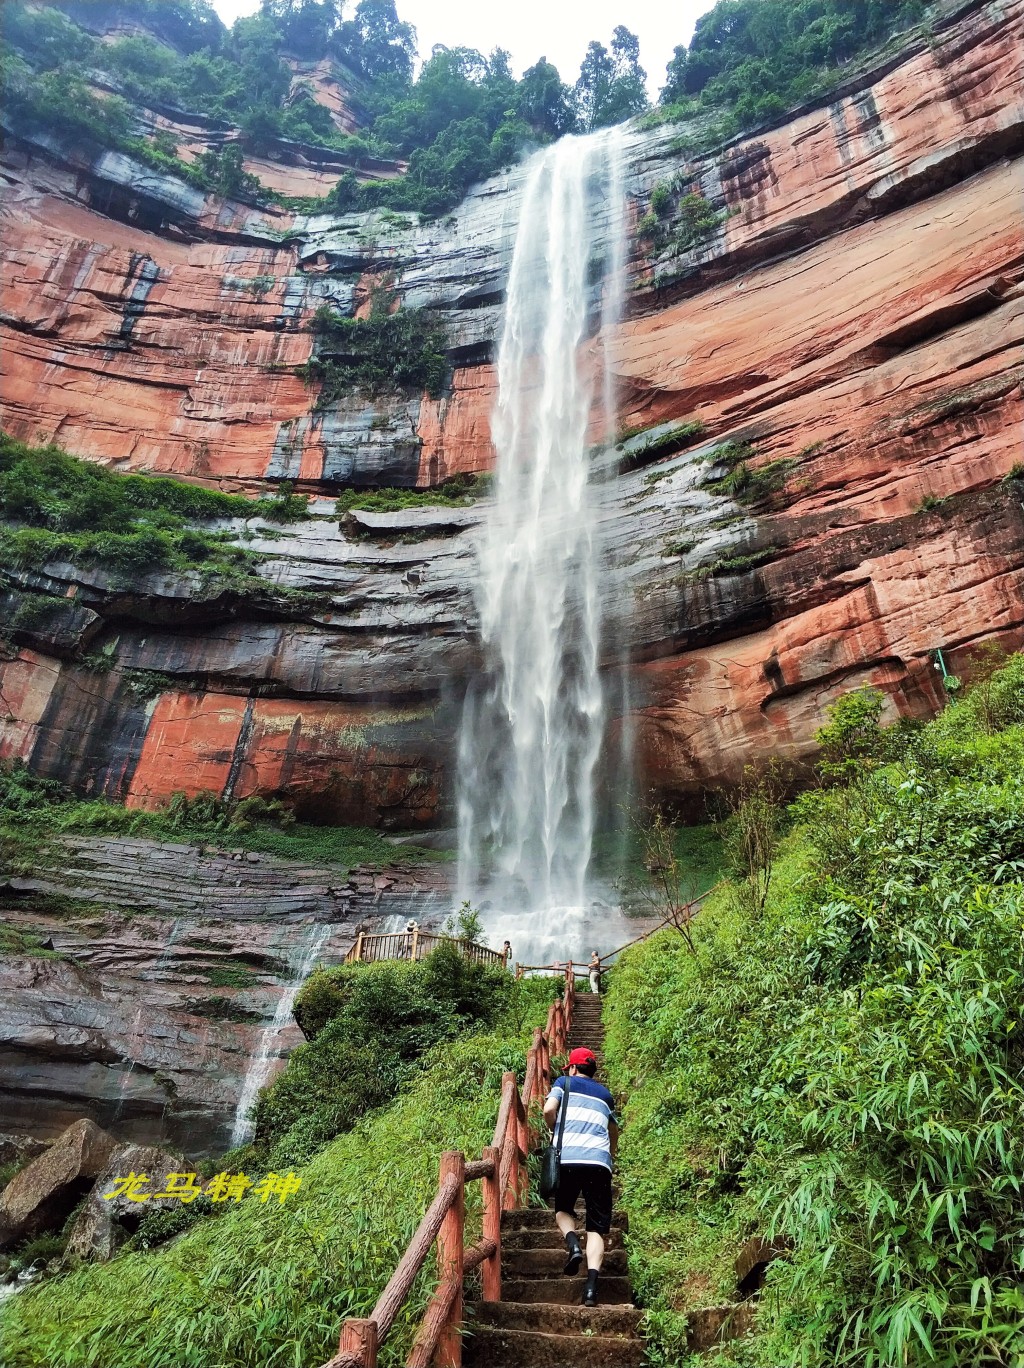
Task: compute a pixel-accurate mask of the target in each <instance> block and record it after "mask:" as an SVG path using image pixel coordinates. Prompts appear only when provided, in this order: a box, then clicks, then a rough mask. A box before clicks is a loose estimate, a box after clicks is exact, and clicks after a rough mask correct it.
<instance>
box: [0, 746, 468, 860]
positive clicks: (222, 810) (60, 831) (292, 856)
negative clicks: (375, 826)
mask: <svg viewBox="0 0 1024 1368" xmlns="http://www.w3.org/2000/svg"><path fill="white" fill-rule="evenodd" d="M0 835H2V836H3V837H4V839H5V841H6V842H9V843H10V850H9V852H8V854H9V857H10V858H12V859H16V860H17V861H18V862H19V863H22V864H23V863H25V862H28V863H29V864H32V863H36V862H39V861H41V860H42V861H45V860H47V859H50V858H58V859H59V858H61V857H60V853H59V847H57V853H56V855H55V856H54V855H52V854H51V855H47V851H46V848H47V846H48V845H49V844H50V842H51V841H52V839H53V838H54V837H60V836H64V835H68V836H72V835H88V836H101V835H112V836H135V837H144V838H148V839H150V840H156V841H183V840H184V841H192V842H195V843H197V844H203V845H208V846H209V845H212V846H214V847H216V848H226V849H231V850H234V849H238V850H251V851H257V852H263V853H265V854H268V855H275V856H278V857H279V858H281V859H286V860H301V861H303V862H304V863H309V864H322V865H329V866H332V867H334V868H336V869H337V870H338V872H339V873H340V872H344V871H347V870H349V869H351V868H353V867H354V866H356V865H371V866H379V865H393V864H422V863H425V862H432V861H436V860H445V859H450V858H451V854H450V852H447V851H434V850H427V849H421V848H419V847H416V846H403V847H401V849H397V848H396V847H395V846H393V845H391V844H390V842H388V841H387V840H385V839H384V837H383V836H382V835H381V834H380V832H379V831H374V830H372V829H370V828H368V827H329V826H313V825H310V824H306V823H301V822H294V821H293V820H291V814H290V813H289V812H288V810H287V809H286V808H284V807H283V805H282V804H280V803H265V802H263V800H261V799H252V798H249V799H243V800H242V801H241V802H238V803H224V802H222V801H221V800H219V799H218V798H216V797H215V796H214V795H213V794H199V795H198V796H197V797H195V798H193V799H187V798H186V797H185V796H184V794H176V795H174V797H172V799H171V801H170V803H169V804H168V805H167V807H166V808H163V809H160V810H158V811H155V812H143V811H140V810H138V809H128V808H125V807H122V806H121V805H120V804H119V803H112V802H110V801H109V800H107V799H104V798H91V799H81V798H76V797H75V796H74V795H73V794H72V793H71V792H70V791H69V790H67V789H65V788H63V786H62V785H60V784H59V783H57V782H55V781H53V780H41V779H37V778H35V777H34V776H33V775H31V774H30V773H29V771H28V770H27V769H26V768H25V767H24V766H23V765H20V764H14V765H8V766H7V767H3V766H0Z"/></svg>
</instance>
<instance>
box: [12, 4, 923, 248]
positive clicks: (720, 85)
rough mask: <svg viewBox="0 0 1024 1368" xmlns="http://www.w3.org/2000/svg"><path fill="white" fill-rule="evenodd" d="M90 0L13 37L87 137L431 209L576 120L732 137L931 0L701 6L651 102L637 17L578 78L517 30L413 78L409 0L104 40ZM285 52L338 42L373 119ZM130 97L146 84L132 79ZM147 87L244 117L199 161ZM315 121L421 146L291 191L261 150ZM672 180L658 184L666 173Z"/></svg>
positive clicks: (52, 9) (61, 125)
mask: <svg viewBox="0 0 1024 1368" xmlns="http://www.w3.org/2000/svg"><path fill="white" fill-rule="evenodd" d="M88 4H89V0H59V2H58V3H55V4H53V5H47V6H43V7H40V8H35V7H33V6H31V5H29V4H28V3H26V0H7V3H6V4H5V5H4V7H3V29H4V40H5V45H6V46H5V53H4V55H3V57H2V59H0V61H2V70H0V77H2V82H3V86H4V91H5V96H6V102H7V107H8V110H9V111H10V113H11V115H12V116H13V117H14V118H15V120H16V121H17V122H18V123H19V124H20V125H23V126H28V127H32V128H35V129H37V130H41V131H43V132H48V133H55V134H57V135H61V136H70V137H72V138H74V139H76V140H78V141H79V142H81V141H83V140H85V141H86V142H87V143H93V144H96V143H99V144H102V145H106V146H116V147H120V148H122V149H123V150H124V151H126V152H128V153H129V154H131V155H133V156H136V157H138V158H140V159H141V160H143V161H145V162H146V163H147V164H148V165H151V166H153V167H155V168H156V169H158V170H164V171H168V172H170V173H172V174H175V175H178V176H181V177H182V178H183V179H185V180H187V181H189V182H191V183H192V184H194V185H197V186H199V187H200V188H203V189H211V190H216V191H218V192H219V193H222V194H228V195H232V196H240V197H242V198H245V199H255V200H260V201H267V200H277V201H279V202H285V203H287V204H288V205H289V207H292V208H297V209H299V210H300V211H307V212H316V211H318V210H319V211H323V210H327V209H332V208H333V209H335V210H340V211H349V210H357V211H361V210H369V209H375V208H385V207H386V208H390V209H392V210H399V211H418V212H420V213H423V214H426V215H428V216H431V217H435V216H438V215H440V214H443V213H445V212H447V211H448V210H450V209H452V208H453V207H454V206H455V205H456V204H457V203H458V202H459V201H460V200H461V199H462V198H463V196H464V195H465V193H466V191H467V190H468V189H469V188H470V186H471V185H473V184H474V183H475V182H478V181H480V180H482V179H484V178H485V177H487V176H488V175H491V174H493V173H494V172H496V171H498V170H500V169H501V168H503V167H505V166H508V165H510V164H511V163H512V162H514V161H515V160H516V159H517V157H519V156H520V155H521V153H522V152H523V150H524V149H525V148H527V147H529V146H531V145H535V144H537V143H544V142H548V141H550V140H552V139H554V138H557V137H560V136H562V135H563V134H565V133H572V132H586V131H589V130H592V129H595V128H602V127H607V126H609V125H611V124H614V123H617V122H620V121H622V120H624V119H628V118H630V117H632V116H636V115H643V121H644V122H648V123H658V122H665V121H667V120H675V121H683V122H684V123H685V124H686V131H685V133H683V134H681V135H680V137H679V139H678V144H679V145H678V148H677V150H678V151H680V152H682V153H683V154H686V153H693V152H697V151H699V150H701V149H702V148H707V147H709V146H714V145H717V144H720V143H721V142H723V141H725V140H726V139H728V138H729V137H730V136H732V135H733V134H734V133H736V132H738V131H739V130H741V129H742V128H747V127H750V126H752V125H755V124H758V123H762V122H764V121H765V120H769V119H773V118H776V117H777V116H779V115H780V114H781V113H782V112H784V111H785V110H786V109H787V108H789V107H790V106H792V105H794V104H796V103H799V102H801V101H804V100H808V99H810V98H813V97H817V96H820V95H821V94H823V93H824V92H826V91H827V90H829V89H831V88H832V87H834V86H835V85H836V84H837V83H838V82H839V81H840V80H842V79H844V77H845V76H846V75H847V73H848V69H849V63H850V62H852V61H853V60H855V59H860V58H863V57H864V55H865V54H867V53H868V52H870V51H871V50H872V49H874V48H876V47H877V46H878V45H879V44H881V43H884V42H885V41H886V40H887V39H888V38H890V37H891V35H893V34H894V33H896V32H897V31H898V30H901V29H904V28H906V27H907V26H908V25H910V24H912V23H914V22H915V21H916V20H917V19H919V18H920V17H921V16H922V14H923V13H924V11H925V6H924V3H923V0H892V3H888V2H887V0H867V3H861V0H799V2H798V3H795V4H793V3H789V0H719V3H718V4H716V5H715V6H714V8H713V9H711V10H710V11H709V12H708V13H707V14H705V15H704V16H702V17H701V18H700V19H699V20H698V22H697V27H696V30H695V32H694V36H693V39H692V40H691V42H690V45H689V48H688V49H687V48H685V47H682V46H680V47H678V48H677V49H676V51H675V56H674V57H673V59H672V61H671V62H670V63H669V65H668V69H667V82H666V85H665V88H664V90H663V91H662V96H661V104H660V106H659V108H658V109H657V110H654V111H650V112H648V113H647V114H644V113H643V111H644V110H645V109H646V107H647V99H646V94H645V90H644V81H645V74H644V71H643V69H642V68H641V66H640V62H639V43H638V41H637V38H636V36H635V35H634V34H633V33H631V32H630V30H629V29H628V28H626V27H624V26H623V25H619V26H618V27H617V28H616V29H615V30H614V33H613V35H612V38H611V42H610V44H609V45H608V46H606V45H605V44H604V43H601V42H597V41H594V42H591V43H590V45H589V46H588V48H587V52H586V55H585V56H584V59H583V62H582V64H581V67H580V72H579V76H578V78H577V80H576V81H575V83H574V84H572V85H570V84H566V83H564V82H563V81H562V78H561V76H560V75H559V73H558V71H557V70H556V68H555V67H554V66H553V65H552V64H551V63H550V62H548V61H547V60H546V59H545V58H544V57H541V58H540V59H539V61H537V62H536V63H535V64H534V65H533V66H532V67H530V68H529V69H528V70H527V71H525V72H524V74H523V76H522V78H521V79H519V80H516V79H515V78H514V77H513V75H512V72H511V67H510V64H509V56H508V54H507V53H506V52H504V51H503V50H501V49H500V48H498V49H495V50H494V51H493V52H492V53H490V54H489V55H488V56H484V55H483V54H482V53H480V52H477V51H475V50H474V49H472V48H466V47H459V46H440V45H439V46H437V47H435V49H434V51H433V52H432V53H431V54H430V55H429V56H428V57H427V58H426V60H425V61H424V62H423V65H422V67H421V69H420V71H419V73H418V75H417V76H416V78H415V79H413V69H414V59H415V56H416V45H415V43H416V35H415V31H414V29H413V28H412V27H411V25H409V24H408V23H405V22H404V21H403V20H402V19H400V18H399V15H398V12H397V9H396V6H395V0H357V3H356V4H355V6H354V8H353V9H352V10H351V11H348V17H346V10H347V7H344V6H343V4H342V0H262V3H261V5H260V8H259V11H258V12H257V13H256V14H254V15H252V16H249V17H246V18H243V19H239V20H238V21H237V22H236V23H235V24H234V26H233V27H232V28H231V29H230V31H229V30H228V29H226V28H225V27H224V25H223V24H222V23H221V22H220V20H219V19H218V18H217V16H216V14H215V13H214V11H213V9H212V8H211V7H210V6H209V5H208V4H205V3H203V0H109V4H108V5H107V6H106V8H107V10H108V11H109V13H110V15H111V18H112V19H117V18H120V19H121V20H123V21H126V22H128V23H136V24H138V25H139V26H140V27H141V28H142V29H143V30H145V31H144V32H141V33H131V34H130V35H128V36H124V37H119V38H116V39H115V40H114V41H112V42H103V41H101V40H100V39H98V38H94V37H93V36H92V35H91V34H89V33H88V32H86V30H85V29H84V28H83V27H81V26H80V24H79V23H78V22H76V21H78V20H82V21H84V20H85V16H86V12H87V6H88ZM285 55H288V56H296V55H297V56H299V57H303V58H306V59H323V58H326V59H327V60H328V61H330V62H331V63H332V65H333V67H334V73H335V75H336V76H337V78H338V79H339V81H340V83H341V85H342V87H343V88H344V89H346V90H347V91H349V92H350V93H351V96H352V98H353V102H354V103H355V104H356V105H357V106H359V108H360V110H361V112H362V114H363V116H364V118H365V127H364V128H363V129H362V131H361V132H360V134H359V136H357V137H353V136H351V135H350V134H348V133H345V132H343V131H342V130H341V129H340V128H339V127H338V126H337V124H336V123H335V121H334V118H333V117H332V115H331V113H330V111H329V110H328V109H327V108H325V107H324V106H323V105H321V104H319V103H318V102H317V100H316V98H315V92H314V91H313V90H312V88H311V87H310V86H309V85H308V84H307V83H305V82H303V81H302V80H301V79H299V80H293V74H292V72H291V70H290V69H289V67H288V66H287V64H286V62H285V61H284V60H283V59H284V57H285ZM94 71H95V72H101V73H104V74H105V76H106V79H107V81H108V82H109V83H110V84H111V85H112V86H114V87H115V88H116V89H117V90H118V91H120V92H121V94H119V95H111V94H108V93H106V92H103V93H99V92H97V91H96V90H93V89H92V88H90V86H89V84H88V83H87V80H86V79H85V78H84V77H83V74H82V73H83V72H90V73H91V72H94ZM125 97H127V98H125ZM129 101H135V102H138V103H143V104H148V105H153V104H157V105H160V104H165V105H172V106H177V107H184V108H187V109H191V110H196V111H199V112H201V113H203V114H206V115H209V116H212V117H214V118H217V119H221V120H224V121H226V122H227V123H228V124H231V125H234V126H235V127H237V128H238V129H239V130H240V132H241V137H242V147H241V148H240V147H239V146H238V145H237V144H234V143H229V144H228V145H226V146H224V147H221V148H213V149H211V150H209V151H208V152H206V153H204V154H203V156H202V157H200V158H199V159H198V160H197V161H196V162H194V163H192V164H190V165H187V164H186V163H185V162H184V161H182V160H181V159H180V158H179V157H178V151H177V147H176V146H175V144H174V142H173V139H171V138H168V136H167V135H166V134H163V135H157V136H156V137H154V138H148V139H143V138H139V137H138V136H136V135H135V133H134V131H133V128H132V114H131V106H130V104H129ZM281 139H284V140H291V141H297V142H299V143H301V144H303V145H306V146H311V147H314V148H317V147H318V148H321V149H323V151H324V152H325V153H328V154H334V155H336V156H341V157H343V158H345V159H347V160H348V161H349V162H350V163H352V164H353V165H354V166H356V167H359V166H365V165H368V164H370V162H371V159H373V158H385V159H393V158H402V159H405V160H406V161H407V162H408V170H407V172H406V174H404V175H402V176H399V177H397V178H391V179H387V180H369V181H364V180H361V179H360V178H359V177H358V176H357V175H356V174H355V171H354V170H353V171H351V172H349V173H347V174H345V175H343V176H342V177H341V179H340V180H339V182H338V183H337V185H336V186H335V189H334V190H333V191H332V193H331V194H330V196H329V197H327V198H326V199H324V200H323V201H319V202H318V201H316V200H305V201H299V200H289V199H288V197H286V196H281V195H277V194H274V193H273V192H270V191H268V190H267V189H266V188H265V187H262V186H261V185H260V184H259V182H258V181H257V180H256V179H255V177H253V176H252V175H251V174H249V173H247V172H245V170H244V168H243V165H242V152H243V151H251V152H254V153H257V154H262V153H264V152H267V151H268V150H270V149H271V148H272V147H274V146H275V145H276V144H277V143H278V141H279V140H281ZM657 189H658V188H656V191H657ZM697 200H700V196H699V195H696V194H693V193H691V194H690V195H688V196H686V197H685V202H683V203H682V204H681V208H682V214H683V220H684V221H683V225H682V229H681V231H680V234H679V237H678V239H677V242H678V245H679V247H680V249H681V250H684V249H687V248H689V247H693V246H696V245H697V244H698V243H699V242H701V241H703V240H704V239H705V238H706V237H707V236H708V235H709V234H710V232H711V231H713V228H714V226H715V225H716V224H717V222H720V221H721V215H720V214H716V213H715V212H714V211H712V210H710V209H709V208H708V207H707V206H706V205H705V204H704V203H703V202H701V203H699V204H698V203H690V202H689V201H697ZM666 210H667V206H666V205H665V204H664V203H662V201H661V200H660V199H659V200H658V202H657V203H656V202H654V201H653V200H652V204H651V209H650V212H649V213H648V214H647V215H646V216H645V218H644V219H643V220H642V223H641V232H642V233H644V234H647V233H651V232H653V231H655V230H658V229H660V228H661V226H662V225H663V223H664V221H665V219H666V218H667V217H668V215H667V212H666Z"/></svg>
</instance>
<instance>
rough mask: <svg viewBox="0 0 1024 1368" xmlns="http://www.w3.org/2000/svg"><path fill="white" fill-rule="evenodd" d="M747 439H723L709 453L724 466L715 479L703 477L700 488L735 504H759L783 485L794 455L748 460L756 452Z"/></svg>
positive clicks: (795, 460) (792, 468)
mask: <svg viewBox="0 0 1024 1368" xmlns="http://www.w3.org/2000/svg"><path fill="white" fill-rule="evenodd" d="M756 454H757V453H756V452H755V450H754V448H753V446H751V444H750V443H749V442H726V443H725V444H724V445H723V446H720V447H716V448H715V450H714V451H713V452H711V453H710V456H709V459H710V460H711V461H713V462H714V464H715V465H716V466H722V465H724V466H726V467H727V469H726V473H725V474H724V475H721V476H719V477H718V478H717V479H713V480H712V479H708V480H704V481H703V484H702V488H704V489H706V490H708V492H709V493H711V494H719V495H721V496H723V497H725V498H730V499H735V500H736V502H737V503H739V504H745V505H750V504H759V503H765V502H767V501H768V500H771V499H772V498H773V496H774V495H776V494H778V493H780V492H781V491H782V489H784V488H785V484H786V480H787V479H788V478H789V475H790V472H791V471H793V470H795V469H796V467H797V466H798V465H799V460H798V459H796V458H795V457H791V456H784V457H781V458H780V459H778V460H775V461H766V462H765V463H764V464H763V465H759V466H755V465H752V464H751V460H752V458H753V457H754V456H755V455H756Z"/></svg>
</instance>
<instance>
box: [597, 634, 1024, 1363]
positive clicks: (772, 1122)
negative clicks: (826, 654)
mask: <svg viewBox="0 0 1024 1368" xmlns="http://www.w3.org/2000/svg"><path fill="white" fill-rule="evenodd" d="M829 711H830V715H829V719H828V721H827V724H826V725H825V727H824V728H823V730H822V732H821V737H820V739H821V742H822V763H821V768H820V771H819V775H820V778H819V783H818V784H817V785H816V786H814V787H813V788H812V789H811V790H810V791H808V792H806V793H804V794H803V795H802V796H801V797H800V798H799V799H798V800H797V801H796V802H794V803H792V804H791V805H790V806H789V807H788V809H787V808H783V807H782V806H781V804H780V794H781V784H780V782H779V776H778V775H776V776H774V777H773V776H770V775H769V776H751V777H750V779H749V781H748V783H747V785H746V786H745V792H744V793H743V794H742V795H741V802H740V804H739V808H738V811H737V812H736V814H735V816H734V817H733V819H732V820H731V831H732V838H731V840H730V842H729V844H728V848H729V855H730V859H731V863H732V870H733V874H732V879H731V881H730V882H729V883H728V884H727V885H725V886H723V888H722V889H720V890H718V891H716V892H715V893H714V894H712V895H711V897H710V898H709V900H708V901H707V903H706V904H705V906H704V909H703V910H702V912H701V913H700V915H699V917H698V918H697V919H696V921H694V922H693V923H692V925H691V927H690V933H691V934H690V939H689V942H688V941H687V939H686V938H685V937H683V936H680V935H679V934H677V933H676V931H675V930H668V931H665V932H662V933H659V934H658V935H657V936H656V937H654V938H652V939H651V940H650V941H648V942H646V943H645V944H643V945H641V946H638V947H637V948H636V949H634V950H631V951H629V952H628V953H627V954H626V956H624V958H623V960H622V962H621V963H620V965H619V966H618V968H617V969H616V970H615V972H614V974H613V975H612V979H611V985H610V996H609V1003H608V1017H607V1019H608V1021H609V1033H608V1038H607V1042H606V1050H607V1059H608V1064H609V1069H610V1073H611V1077H612V1082H613V1086H615V1088H616V1089H618V1090H620V1091H621V1092H622V1093H623V1094H624V1095H625V1097H626V1098H627V1104H626V1113H625V1116H626V1127H625V1130H624V1133H623V1140H622V1145H621V1149H620V1176H621V1181H622V1195H623V1204H624V1206H625V1208H626V1210H627V1212H628V1215H629V1220H630V1264H631V1270H632V1274H633V1279H634V1285H635V1286H636V1288H637V1291H638V1294H639V1296H640V1297H641V1298H642V1300H643V1302H644V1304H645V1305H646V1306H647V1307H648V1313H647V1318H648V1326H649V1333H650V1336H651V1341H650V1355H651V1358H650V1361H651V1362H652V1363H653V1364H663V1365H670V1364H671V1365H684V1364H688V1363H690V1360H689V1359H688V1358H687V1357H686V1354H685V1347H684V1346H685V1335H684V1326H685V1317H686V1313H687V1310H689V1309H691V1308H694V1307H697V1306H702V1305H710V1304H715V1303H717V1302H720V1301H723V1300H734V1299H735V1297H736V1283H735V1272H734V1268H733V1261H734V1259H735V1256H736V1254H737V1252H738V1250H739V1247H740V1245H741V1243H742V1242H743V1240H744V1239H746V1238H747V1237H748V1236H749V1235H751V1234H753V1233H760V1234H763V1235H771V1236H773V1237H774V1238H776V1239H778V1240H779V1241H780V1243H782V1244H784V1245H786V1246H787V1247H788V1249H789V1251H790V1252H789V1254H788V1255H787V1256H786V1257H783V1258H780V1259H778V1260H776V1261H775V1262H774V1263H773V1264H772V1265H771V1267H770V1270H769V1273H768V1282H767V1285H766V1287H765V1289H764V1291H763V1293H762V1296H761V1300H760V1309H759V1312H758V1319H757V1333H756V1334H755V1335H754V1336H753V1337H752V1338H750V1339H748V1340H741V1341H737V1342H735V1343H734V1344H732V1345H728V1346H724V1347H722V1348H720V1349H718V1350H715V1351H712V1353H711V1354H709V1355H707V1356H706V1357H705V1358H703V1359H701V1360H700V1362H701V1363H707V1364H713V1363H719V1364H731V1365H735V1366H736V1368H740V1365H742V1368H777V1365H779V1364H782V1363H802V1364H807V1365H824V1364H826V1363H828V1364H832V1363H843V1364H847V1365H850V1366H851V1368H870V1365H874V1368H880V1365H890V1364H897V1363H898V1364H901V1365H906V1366H907V1368H925V1365H928V1366H929V1368H963V1365H965V1364H979V1365H980V1364H982V1363H992V1364H1012V1363H1016V1362H1017V1360H1018V1359H1019V1357H1020V1355H1021V1353H1022V1352H1024V1339H1022V1331H1021V1325H1022V1319H1021V1268H1022V1267H1024V1243H1022V1234H1021V1222H1020V1205H1019V1203H1020V1196H1019V1193H1020V1189H1021V1183H1022V1182H1024V1162H1022V1151H1021V1148H1020V1146H1019V1145H1017V1144H1016V1143H1015V1141H1014V1139H1013V1137H1014V1136H1015V1135H1016V1133H1017V1131H1018V1130H1019V1127H1020V1123H1021V1116H1022V1113H1024V1088H1022V1073H1024V1044H1022V1039H1021V1030H1020V1001H1021V983H1022V973H1024V959H1022V932H1024V655H1018V656H1014V657H1012V658H1011V659H1010V661H1009V662H1008V663H1007V664H1006V665H1005V666H1004V667H1003V668H1002V669H1000V670H999V671H997V672H996V673H994V674H992V675H986V674H985V673H984V672H983V673H982V677H981V678H980V680H978V681H977V682H975V684H974V686H973V687H972V688H971V689H970V690H968V691H966V692H965V694H964V696H963V697H962V698H961V699H959V700H958V701H957V702H955V703H953V704H951V705H950V706H949V707H948V708H947V710H946V711H945V712H944V713H943V714H942V716H941V717H940V718H938V719H937V720H936V721H935V722H932V723H930V724H928V725H927V726H913V725H908V724H902V725H899V726H896V727H890V728H882V727H880V726H879V717H880V713H881V699H880V698H879V697H878V696H877V695H876V694H874V693H872V692H871V691H867V690H860V691H858V692H856V693H854V694H852V695H849V696H847V697H846V698H844V699H842V700H841V701H840V702H839V703H838V704H836V705H834V706H833V707H832V708H831V709H830V710H829ZM693 1363H694V1368H696V1364H697V1360H693Z"/></svg>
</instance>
